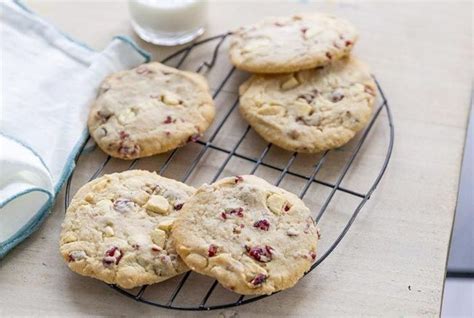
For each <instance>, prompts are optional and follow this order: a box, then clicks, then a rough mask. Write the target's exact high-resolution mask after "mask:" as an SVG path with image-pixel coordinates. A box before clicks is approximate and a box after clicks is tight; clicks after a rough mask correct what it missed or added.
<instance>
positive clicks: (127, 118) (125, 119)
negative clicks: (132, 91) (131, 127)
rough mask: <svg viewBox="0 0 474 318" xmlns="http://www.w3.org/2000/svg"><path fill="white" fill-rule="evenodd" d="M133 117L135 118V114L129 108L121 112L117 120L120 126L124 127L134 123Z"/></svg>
mask: <svg viewBox="0 0 474 318" xmlns="http://www.w3.org/2000/svg"><path fill="white" fill-rule="evenodd" d="M135 117H137V114H136V113H135V112H134V111H133V110H132V109H131V108H128V109H126V110H125V111H123V112H121V113H120V114H119V115H118V117H117V119H118V121H119V122H120V123H121V124H122V125H125V124H128V123H131V122H132V121H134V120H135Z"/></svg>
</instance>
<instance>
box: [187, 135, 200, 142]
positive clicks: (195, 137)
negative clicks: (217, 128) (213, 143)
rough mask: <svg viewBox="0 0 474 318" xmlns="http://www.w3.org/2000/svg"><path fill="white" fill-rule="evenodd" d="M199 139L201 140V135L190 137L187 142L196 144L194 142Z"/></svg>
mask: <svg viewBox="0 0 474 318" xmlns="http://www.w3.org/2000/svg"><path fill="white" fill-rule="evenodd" d="M199 138H201V135H199V134H194V135H191V136H189V138H188V142H196V141H198V140H199Z"/></svg>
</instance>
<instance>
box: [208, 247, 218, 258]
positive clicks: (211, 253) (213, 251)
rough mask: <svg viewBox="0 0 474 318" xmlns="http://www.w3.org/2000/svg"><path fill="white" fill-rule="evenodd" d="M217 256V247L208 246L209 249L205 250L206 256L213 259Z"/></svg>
mask: <svg viewBox="0 0 474 318" xmlns="http://www.w3.org/2000/svg"><path fill="white" fill-rule="evenodd" d="M216 254H217V246H216V245H214V244H211V245H209V248H208V250H207V256H209V257H213V256H215V255H216Z"/></svg>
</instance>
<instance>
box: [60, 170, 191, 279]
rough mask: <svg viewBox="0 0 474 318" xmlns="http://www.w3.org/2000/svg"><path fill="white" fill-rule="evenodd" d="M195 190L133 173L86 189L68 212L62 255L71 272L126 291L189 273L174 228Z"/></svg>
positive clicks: (145, 173)
mask: <svg viewBox="0 0 474 318" xmlns="http://www.w3.org/2000/svg"><path fill="white" fill-rule="evenodd" d="M194 191H195V189H194V188H192V187H189V186H187V185H185V184H183V183H181V182H178V181H175V180H171V179H167V178H163V177H160V176H158V175H157V174H156V173H152V172H148V171H143V170H131V171H125V172H122V173H114V174H110V175H105V176H103V177H101V178H98V179H96V180H94V181H92V182H89V183H87V184H86V185H84V186H83V187H82V188H81V189H80V190H79V191H78V192H77V193H76V195H75V196H74V198H73V199H72V202H71V204H70V205H69V208H68V209H67V212H66V218H65V220H64V223H63V228H62V232H61V239H60V251H61V254H62V256H63V258H64V260H65V261H66V262H67V264H68V266H69V268H70V269H71V270H73V271H74V272H76V273H79V274H81V275H84V276H90V277H94V278H97V279H100V280H103V281H105V282H107V283H109V284H117V285H119V286H121V287H123V288H133V287H136V286H141V285H148V284H153V283H157V282H160V281H163V280H166V279H168V278H171V277H173V276H175V275H178V274H180V273H182V272H185V271H187V270H188V268H187V267H186V265H185V264H184V263H183V262H182V260H181V259H180V258H179V256H178V255H177V254H176V251H175V248H174V244H173V242H172V239H171V238H170V230H171V226H172V224H173V222H174V220H175V218H176V216H177V215H178V214H179V213H180V210H181V208H182V207H183V204H184V203H185V202H186V200H187V199H188V198H189V196H190V195H192V194H193V192H194Z"/></svg>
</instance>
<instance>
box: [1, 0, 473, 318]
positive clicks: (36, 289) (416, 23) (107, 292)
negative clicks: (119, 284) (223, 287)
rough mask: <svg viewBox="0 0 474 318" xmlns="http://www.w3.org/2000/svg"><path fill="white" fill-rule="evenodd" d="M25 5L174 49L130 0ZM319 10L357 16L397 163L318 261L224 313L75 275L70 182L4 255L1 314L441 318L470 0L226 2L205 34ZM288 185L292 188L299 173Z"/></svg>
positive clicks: (67, 25) (369, 158)
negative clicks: (146, 26)
mask: <svg viewBox="0 0 474 318" xmlns="http://www.w3.org/2000/svg"><path fill="white" fill-rule="evenodd" d="M26 3H27V5H29V6H30V7H31V8H32V9H33V10H34V11H35V12H36V13H38V14H39V15H41V16H43V17H44V18H45V19H48V20H49V21H51V22H52V23H54V24H55V25H57V26H58V27H59V28H60V29H61V30H63V31H65V32H66V33H68V34H69V35H71V36H72V37H73V38H75V39H79V40H81V41H82V42H85V43H87V44H88V45H89V46H91V47H93V48H95V49H97V50H100V49H103V48H104V47H105V46H106V45H107V43H109V42H110V40H111V39H112V37H113V36H115V35H118V34H128V35H130V36H132V37H134V38H135V40H136V41H137V42H138V43H139V45H140V46H142V47H143V48H145V49H146V50H148V51H149V52H151V53H152V55H153V59H154V60H160V59H161V58H162V57H164V56H167V55H168V54H170V53H171V52H172V51H175V50H176V48H162V47H154V46H152V45H149V44H146V43H144V42H143V41H140V40H139V39H137V38H136V37H135V36H134V35H133V32H132V30H131V28H130V26H129V19H128V12H127V5H126V3H125V2H110V1H109V2H103V1H94V2H83V1H67V2H66V1H47V2H44V1H43V2H40V1H36V0H35V1H26ZM311 10H320V11H324V12H331V13H334V14H336V15H339V16H342V17H345V18H348V19H349V20H351V21H352V22H353V23H354V24H355V25H356V26H357V28H358V29H359V32H360V40H359V42H358V43H357V45H356V48H355V54H356V55H357V56H359V57H360V58H362V59H363V60H365V61H366V62H367V64H369V65H370V67H371V69H372V71H373V73H374V74H375V75H376V77H377V79H378V80H379V82H380V83H381V85H382V87H383V90H384V92H385V94H386V97H387V99H388V100H389V102H390V106H391V108H392V112H393V117H394V123H395V127H396V129H395V147H394V151H393V155H392V159H391V162H390V165H389V167H388V170H387V172H386V174H385V176H384V177H383V179H382V181H381V183H380V185H379V187H378V188H377V191H376V192H375V193H374V194H373V196H372V197H371V198H370V200H369V201H368V203H367V204H366V206H365V207H364V209H363V211H362V213H361V214H360V215H359V217H358V218H357V220H356V222H355V223H354V225H353V226H352V228H351V229H350V231H349V232H348V234H347V236H346V237H345V238H344V240H343V241H342V242H341V244H340V245H339V246H338V247H337V248H336V250H335V251H334V252H333V253H332V254H331V255H330V256H329V257H328V258H327V259H326V260H325V261H324V262H323V263H322V264H321V265H320V266H319V267H318V268H317V269H316V270H315V271H313V272H312V273H311V274H309V275H307V276H306V277H305V278H304V279H303V280H302V281H301V282H299V283H298V284H297V285H296V286H295V287H294V288H292V289H290V290H288V291H285V292H282V293H279V294H277V295H274V296H272V297H268V298H265V299H263V300H261V301H258V302H256V303H252V304H249V305H245V306H240V307H234V308H230V309H225V310H217V311H213V312H201V313H196V312H177V311H171V310H166V309H159V308H155V307H152V306H148V305H145V304H140V303H138V302H134V301H132V300H130V299H127V298H124V297H123V296H121V295H119V294H118V293H116V292H115V291H113V290H112V289H110V288H108V287H107V286H106V285H104V284H103V283H100V282H98V281H95V280H93V279H89V278H83V277H80V276H79V275H76V274H74V273H72V272H71V271H69V270H68V268H67V266H66V265H65V264H64V263H63V261H62V259H61V257H60V255H59V252H58V238H59V232H60V225H61V222H62V220H63V217H64V191H62V193H61V194H60V195H59V196H58V200H57V203H56V205H55V207H54V209H53V211H52V213H51V215H50V216H49V217H48V218H47V220H46V222H45V223H44V224H43V225H42V226H41V228H40V229H39V230H38V231H37V232H36V233H35V234H34V235H32V236H31V237H30V238H29V239H28V240H26V241H25V242H24V243H22V244H21V245H20V246H18V247H17V248H16V249H15V250H13V251H12V252H11V253H10V254H9V255H8V256H7V257H5V259H3V260H2V261H1V262H0V290H2V297H0V316H9V315H13V314H21V315H46V314H47V315H49V316H51V315H57V316H59V315H64V314H65V313H67V314H68V316H69V315H70V316H81V315H109V316H112V315H113V316H119V315H120V316H131V315H160V316H174V315H176V316H178V315H179V316H189V317H191V316H192V317H195V316H208V315H210V316H218V315H220V316H221V317H237V316H238V315H241V316H244V317H252V316H255V317H256V316H259V317H260V316H281V317H287V316H314V315H320V316H331V315H333V316H360V315H380V314H381V313H384V315H387V316H400V315H403V316H410V315H413V316H419V315H427V316H438V315H439V313H440V306H441V300H442V293H443V282H444V276H445V271H446V259H447V255H448V248H449V241H450V237H451V230H452V224H453V219H454V211H455V205H456V198H457V190H458V181H459V173H460V166H461V159H462V154H463V146H464V140H465V135H466V126H467V118H468V110H469V105H470V95H471V80H472V65H471V64H472V63H471V61H472V47H471V43H472V29H471V21H472V13H471V5H470V3H469V2H459V3H452V2H450V3H444V4H443V3H438V4H436V3H430V4H422V3H418V4H415V3H403V4H400V3H395V2H394V3H358V2H353V1H324V2H318V3H312V2H309V1H292V2H283V1H282V2H274V1H260V2H259V4H255V3H251V2H224V1H220V2H213V3H212V4H211V6H210V19H209V25H208V29H207V32H206V34H205V35H204V37H206V36H210V35H215V34H219V33H222V32H224V31H227V30H230V29H233V28H235V27H237V26H239V25H241V24H245V23H251V22H254V21H258V20H259V19H260V18H261V17H263V16H267V15H287V14H290V13H298V12H305V11H311ZM211 87H212V83H211ZM381 116H386V114H381ZM386 134H387V133H386V130H384V126H383V125H380V127H374V132H373V133H372V135H371V136H370V140H369V141H370V145H369V146H368V149H367V150H366V151H364V152H363V153H362V156H361V158H360V159H359V160H358V163H357V174H354V175H351V176H350V178H349V181H348V185H350V184H355V185H356V184H358V182H360V181H361V180H364V177H365V176H367V175H368V174H370V173H371V172H370V171H372V170H373V167H372V164H373V162H376V161H377V160H380V158H381V156H382V152H381V151H379V150H380V149H381V148H383V147H384V145H385V144H384V142H385V141H386V140H387V135H386ZM231 137H232V136H226V138H231ZM210 165H211V166H212V164H210ZM91 168H92V166H91V165H89V164H87V163H80V164H79V165H78V168H77V170H76V174H77V175H79V176H81V175H87V173H88V172H89V171H90V169H91ZM328 173H330V172H328ZM203 174H204V175H205V174H206V169H203ZM193 182H198V179H194V181H193ZM286 187H287V188H289V189H290V190H291V182H290V183H288V184H287V185H286ZM349 201H350V200H346V199H344V198H343V197H341V199H340V200H339V201H338V203H337V205H336V206H334V207H331V209H332V212H331V213H333V214H337V213H339V212H340V213H343V212H344V209H345V207H346V204H349ZM313 203H314V202H313ZM314 204H318V203H317V202H316V203H314ZM328 213H329V212H328ZM331 229H332V228H331V227H330V226H328V228H326V229H325V228H324V227H323V226H322V224H321V230H322V233H323V235H324V233H325V231H326V233H327V234H328V235H329V236H331V233H330V230H331ZM322 242H324V239H322Z"/></svg>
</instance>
